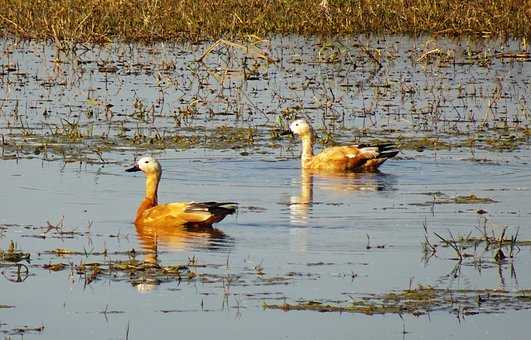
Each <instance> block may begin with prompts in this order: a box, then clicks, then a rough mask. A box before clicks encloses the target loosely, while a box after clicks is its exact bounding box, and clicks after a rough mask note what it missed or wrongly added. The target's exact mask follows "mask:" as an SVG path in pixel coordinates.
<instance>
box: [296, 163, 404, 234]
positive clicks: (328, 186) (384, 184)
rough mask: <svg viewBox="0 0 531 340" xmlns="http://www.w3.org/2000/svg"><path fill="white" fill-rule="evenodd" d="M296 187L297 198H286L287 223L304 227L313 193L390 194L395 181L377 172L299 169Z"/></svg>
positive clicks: (310, 209) (387, 175)
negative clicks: (383, 192)
mask: <svg viewBox="0 0 531 340" xmlns="http://www.w3.org/2000/svg"><path fill="white" fill-rule="evenodd" d="M299 183H300V191H299V194H298V195H295V196H291V197H290V202H289V210H290V223H291V224H293V225H299V226H303V225H306V224H308V219H309V217H310V215H311V213H312V205H313V204H314V203H315V201H314V189H317V190H324V191H333V192H338V193H356V192H378V191H391V190H395V189H394V187H395V185H396V183H397V177H396V175H392V174H386V173H383V172H380V171H378V172H352V173H337V172H336V173H334V172H312V171H310V170H306V169H301V173H300V181H299Z"/></svg>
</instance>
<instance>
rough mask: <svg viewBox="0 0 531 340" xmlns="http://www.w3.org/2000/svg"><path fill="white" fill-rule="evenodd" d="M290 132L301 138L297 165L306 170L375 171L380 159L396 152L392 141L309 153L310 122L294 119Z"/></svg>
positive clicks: (312, 138)
mask: <svg viewBox="0 0 531 340" xmlns="http://www.w3.org/2000/svg"><path fill="white" fill-rule="evenodd" d="M289 129H290V132H289V133H293V134H296V135H298V136H299V138H300V139H301V140H302V154H301V167H302V168H303V169H306V170H315V171H330V172H356V171H376V169H378V167H379V166H380V165H382V163H383V162H385V161H386V160H388V159H389V158H392V157H394V156H396V155H397V154H398V152H399V151H398V150H397V149H396V147H395V146H394V145H393V144H380V145H374V146H369V145H351V146H333V147H330V148H326V149H324V150H323V151H321V153H319V154H317V155H314V154H313V144H314V142H315V135H314V131H313V128H312V127H311V125H310V124H309V123H308V122H307V121H306V120H304V119H297V120H296V121H294V122H293V123H291V124H290V126H289Z"/></svg>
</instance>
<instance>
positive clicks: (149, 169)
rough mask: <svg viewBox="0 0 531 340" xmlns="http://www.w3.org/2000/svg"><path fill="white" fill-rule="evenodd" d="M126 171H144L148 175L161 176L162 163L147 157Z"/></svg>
mask: <svg viewBox="0 0 531 340" xmlns="http://www.w3.org/2000/svg"><path fill="white" fill-rule="evenodd" d="M125 171H127V172H134V171H142V172H143V173H144V174H146V175H152V174H156V175H158V176H160V174H161V173H162V168H161V167H160V163H159V162H158V161H157V160H156V159H155V158H153V157H149V156H146V157H142V158H140V159H139V160H138V161H136V162H135V164H134V165H133V166H132V167H130V168H129V169H126V170H125Z"/></svg>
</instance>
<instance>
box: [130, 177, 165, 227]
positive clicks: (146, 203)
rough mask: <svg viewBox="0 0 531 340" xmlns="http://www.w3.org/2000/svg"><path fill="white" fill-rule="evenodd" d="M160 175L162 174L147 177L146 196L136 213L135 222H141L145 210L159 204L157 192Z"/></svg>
mask: <svg viewBox="0 0 531 340" xmlns="http://www.w3.org/2000/svg"><path fill="white" fill-rule="evenodd" d="M160 175H161V174H160V173H156V174H149V175H147V177H146V196H145V197H144V200H143V201H142V203H140V206H139V207H138V209H137V211H136V218H135V222H136V221H138V220H139V218H140V217H141V216H142V213H143V212H144V211H145V210H147V209H149V208H153V207H154V206H156V205H157V204H158V198H157V190H158V187H159V182H160Z"/></svg>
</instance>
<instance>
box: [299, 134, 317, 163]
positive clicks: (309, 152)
mask: <svg viewBox="0 0 531 340" xmlns="http://www.w3.org/2000/svg"><path fill="white" fill-rule="evenodd" d="M301 140H302V155H301V163H302V168H306V167H308V165H309V163H310V161H311V160H312V158H313V140H314V139H313V134H312V133H308V134H305V135H302V136H301Z"/></svg>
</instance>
